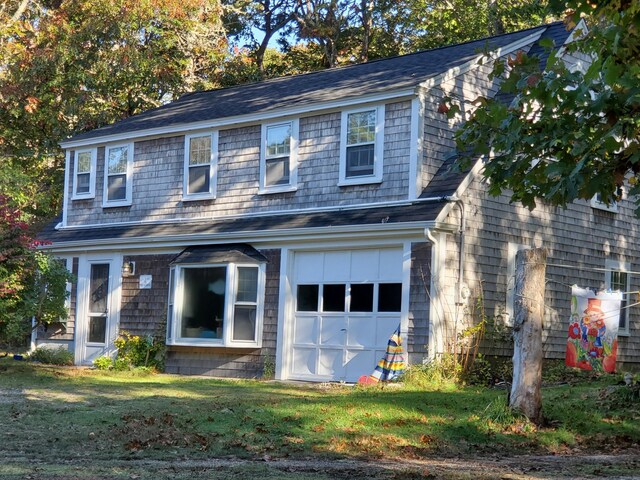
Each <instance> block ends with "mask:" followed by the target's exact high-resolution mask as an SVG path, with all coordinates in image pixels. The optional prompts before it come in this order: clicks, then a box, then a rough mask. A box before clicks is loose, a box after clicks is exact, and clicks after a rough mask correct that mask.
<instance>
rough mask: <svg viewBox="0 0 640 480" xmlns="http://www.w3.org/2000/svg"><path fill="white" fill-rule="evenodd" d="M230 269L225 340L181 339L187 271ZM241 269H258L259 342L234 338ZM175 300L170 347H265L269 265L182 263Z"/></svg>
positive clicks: (175, 277)
mask: <svg viewBox="0 0 640 480" xmlns="http://www.w3.org/2000/svg"><path fill="white" fill-rule="evenodd" d="M214 267H226V269H227V277H226V282H227V283H226V285H227V287H226V291H225V304H224V319H223V322H222V338H184V337H180V326H181V324H182V311H181V310H182V302H183V298H184V280H183V279H184V277H183V271H184V270H185V269H188V268H214ZM238 267H252V268H257V269H258V293H257V294H258V299H257V300H258V301H257V308H256V340H255V341H243V340H233V339H232V336H231V335H232V323H233V318H234V314H235V305H236V303H237V302H236V295H237V291H236V290H237V286H236V273H237V271H238ZM171 270H173V272H172V273H171V272H170V275H173V281H174V282H175V283H174V296H175V298H174V299H173V300H172V299H169V303H168V305H169V307H168V308H173V311H172V312H171V313H172V316H171V318H172V321H171V325H168V328H167V345H175V346H192V347H221V348H261V347H262V330H263V323H264V297H265V281H266V280H265V276H266V275H265V265H264V264H255V263H198V264H180V265H176V266H174V267H172V269H171Z"/></svg>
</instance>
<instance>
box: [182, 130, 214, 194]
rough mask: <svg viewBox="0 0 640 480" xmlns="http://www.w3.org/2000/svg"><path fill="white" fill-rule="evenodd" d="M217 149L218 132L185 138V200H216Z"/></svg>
mask: <svg viewBox="0 0 640 480" xmlns="http://www.w3.org/2000/svg"><path fill="white" fill-rule="evenodd" d="M217 147H218V132H217V131H214V132H212V133H206V134H195V135H187V136H186V137H185V145H184V151H185V154H184V195H183V199H184V200H199V199H207V198H215V196H216V177H217V162H218V148H217Z"/></svg>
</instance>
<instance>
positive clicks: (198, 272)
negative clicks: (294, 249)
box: [167, 263, 264, 347]
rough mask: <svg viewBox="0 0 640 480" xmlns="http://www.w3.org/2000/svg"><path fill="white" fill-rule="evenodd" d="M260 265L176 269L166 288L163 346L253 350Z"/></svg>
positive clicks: (257, 336) (258, 331) (258, 326)
mask: <svg viewBox="0 0 640 480" xmlns="http://www.w3.org/2000/svg"><path fill="white" fill-rule="evenodd" d="M263 298H264V265H251V264H237V263H227V264H191V265H189V264H185V265H182V264H179V265H175V266H173V267H172V269H171V272H170V282H169V302H168V304H169V312H168V317H167V318H168V320H169V321H168V327H167V343H168V344H170V345H199V346H219V347H259V346H260V344H261V340H262V339H261V336H262V310H263Z"/></svg>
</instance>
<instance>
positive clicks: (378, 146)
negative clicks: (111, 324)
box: [338, 105, 385, 187]
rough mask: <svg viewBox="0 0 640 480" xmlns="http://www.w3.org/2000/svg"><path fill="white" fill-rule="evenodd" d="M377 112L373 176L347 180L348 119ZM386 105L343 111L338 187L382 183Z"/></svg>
mask: <svg viewBox="0 0 640 480" xmlns="http://www.w3.org/2000/svg"><path fill="white" fill-rule="evenodd" d="M371 110H375V111H376V136H375V140H374V147H373V148H374V149H373V175H363V176H359V177H349V178H347V119H348V117H349V115H350V114H352V113H360V112H369V111H371ZM384 112H385V109H384V105H378V106H376V107H362V108H357V109H353V110H344V111H342V116H341V119H340V180H339V182H338V186H340V187H342V186H348V185H366V184H371V183H381V182H382V168H383V155H384Z"/></svg>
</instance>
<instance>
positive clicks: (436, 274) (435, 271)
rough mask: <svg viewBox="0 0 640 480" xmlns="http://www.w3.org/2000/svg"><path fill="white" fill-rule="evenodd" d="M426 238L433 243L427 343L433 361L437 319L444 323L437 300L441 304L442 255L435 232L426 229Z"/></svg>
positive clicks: (429, 355)
mask: <svg viewBox="0 0 640 480" xmlns="http://www.w3.org/2000/svg"><path fill="white" fill-rule="evenodd" d="M424 236H425V238H426V239H427V240H429V241H430V242H431V272H430V275H429V292H431V295H430V296H429V299H428V300H429V332H428V335H429V336H428V342H427V356H428V359H429V360H431V361H433V360H435V358H436V351H437V349H438V347H437V345H438V343H437V339H436V329H435V325H436V318H437V319H438V323H439V324H440V323H442V312H440V311H438V305H436V298H437V299H438V301H440V302H441V299H440V292H439V288H437V286H438V284H439V282H440V264H439V262H440V258H439V257H440V255H439V253H438V252H439V242H438V240H437V239H436V237H434V236H433V232H432V231H431V229H430V228H425V229H424Z"/></svg>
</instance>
